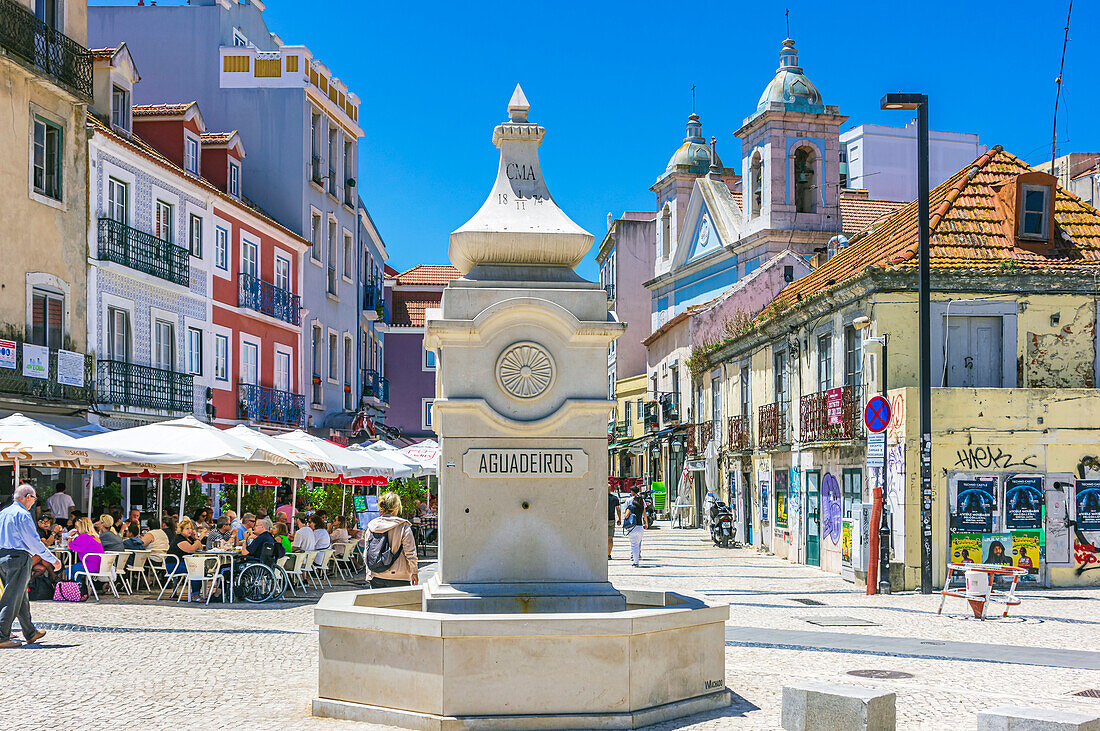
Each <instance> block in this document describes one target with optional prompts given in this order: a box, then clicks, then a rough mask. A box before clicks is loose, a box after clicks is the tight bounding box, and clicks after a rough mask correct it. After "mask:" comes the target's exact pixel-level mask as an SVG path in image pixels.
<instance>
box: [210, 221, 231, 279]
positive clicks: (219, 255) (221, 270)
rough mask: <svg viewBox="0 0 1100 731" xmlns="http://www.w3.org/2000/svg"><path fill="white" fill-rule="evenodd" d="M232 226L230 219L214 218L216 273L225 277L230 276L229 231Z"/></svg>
mask: <svg viewBox="0 0 1100 731" xmlns="http://www.w3.org/2000/svg"><path fill="white" fill-rule="evenodd" d="M231 229H232V227H231V226H230V225H229V222H228V221H223V220H221V219H215V220H214V274H215V275H216V276H219V277H222V278H224V279H229V278H230V276H231V275H230V271H229V232H230V230H231Z"/></svg>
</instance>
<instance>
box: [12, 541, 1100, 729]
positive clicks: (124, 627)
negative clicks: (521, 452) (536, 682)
mask: <svg viewBox="0 0 1100 731" xmlns="http://www.w3.org/2000/svg"><path fill="white" fill-rule="evenodd" d="M628 552H629V547H628V545H627V542H626V540H625V539H617V540H616V546H615V551H614V558H613V559H612V562H611V576H612V581H614V582H615V583H616V584H618V585H620V586H637V587H660V588H664V589H672V590H684V591H692V592H695V593H701V594H704V595H706V596H708V597H709V598H711V599H712V600H716V601H728V602H729V603H730V604H731V620H730V626H731V628H736V627H753V628H762V629H757V630H753V632H754V637H755V638H756V639H755V640H754V641H751V642H747V643H744V644H732V643H730V642H727V646H726V682H727V684H728V686H729V687H730V688H731V689H732V690H733V691H734V693H735V694H736V696H737V698H736V702H735V704H734V705H733V706H731V707H730V708H728V709H724V710H723V711H721V712H715V713H711V714H703V715H700V716H695V717H692V718H689V719H684V720H680V721H675V722H669V723H665V724H661V725H659V726H656V727H654V728H659V729H680V728H685V729H718V728H722V729H725V728H738V729H774V728H779V718H780V703H781V696H782V686H783V685H784V684H785V683H788V682H791V681H793V680H800V679H819V680H832V681H837V682H844V683H849V684H852V685H865V686H870V687H875V688H881V689H886V690H892V691H895V692H896V693H897V694H898V705H897V708H898V727H899V728H902V729H924V728H927V729H943V728H952V729H973V728H975V727H976V723H975V713H976V711H977V710H978V709H980V708H984V707H992V706H995V705H1000V704H1003V703H1009V702H1011V703H1016V704H1022V705H1034V706H1039V707H1048V708H1060V709H1066V710H1071V709H1074V708H1076V709H1084V710H1091V711H1092V712H1095V713H1098V714H1100V699H1089V698H1077V697H1071V696H1069V695H1068V694H1069V693H1072V692H1075V691H1078V690H1082V689H1085V688H1093V687H1100V679H1097V678H1096V672H1095V671H1084V670H1080V669H1073V668H1064V667H1046V666H1041V665H1026V664H1018V663H1013V662H1012V660H1013V658H1012V657H1011V653H1008V652H1006V653H1005V657H1004V658H1003V659H1002V661H1000V662H982V661H973V660H966V659H934V658H914V657H894V656H890V655H889V654H886V653H890V652H891V651H892V650H891V647H892V645H893V644H894V643H895V642H896V641H895V638H914V639H915V640H923V641H926V642H928V643H944V645H943V646H944V647H945V648H952V647H956V646H954V645H953V643H955V642H960V641H964V642H978V643H987V644H991V645H1024V646H1030V647H1036V648H1051V651H1058V650H1064V649H1078V650H1093V651H1098V650H1100V612H1097V607H1100V604H1098V603H1097V600H1098V599H1100V590H1072V591H1071V590H1053V591H1029V592H1025V594H1024V603H1023V606H1021V607H1019V608H1018V609H1017V610H1014V611H1013V615H1014V616H1012V617H1010V618H1009V619H1008V620H1003V621H1002V620H997V621H987V622H984V623H980V622H976V621H973V620H966V619H964V615H963V610H964V609H965V607H964V605H963V603H962V601H961V600H957V601H956V603H949V604H948V606H947V607H946V608H945V614H944V616H942V617H941V616H936V614H935V611H936V606H937V605H938V603H939V599H938V596H937V595H932V596H920V595H915V594H895V595H892V596H889V597H867V596H865V595H863V594H861V593H858V592H856V591H855V590H854V588H853V587H852V585H850V584H847V583H846V582H844V581H842V580H841V579H840V578H839V577H836V576H831V575H828V574H824V573H822V572H820V571H818V570H816V569H813V568H808V567H805V566H796V565H792V564H789V563H787V562H785V561H782V560H779V559H776V558H774V557H770V556H766V555H763V554H759V553H757V552H755V551H751V550H745V549H733V550H722V549H717V548H714V547H713V546H711V545H710V543H709V541H707V540H706V537H705V535H704V534H703V532H702V531H691V530H673V529H671V528H669V527H668V525H667V524H662V526H661V527H660V528H659V529H658V530H655V531H650V532H648V533H647V535H646V538H645V542H644V546H643V560H642V567H641V568H638V569H635V568H633V567H631V566H630V562H629V558H628ZM426 574H427V572H425V574H422V576H426ZM348 588H351V587H350V586H349V585H347V584H343V585H340V584H337V586H336V590H341V589H348ZM154 598H155V597H154ZM154 598H150V597H147V596H140V595H139V596H137V597H134V598H127V599H123V600H121V601H116V600H114V599H113V598H112V599H105V600H103V601H102V602H100V603H98V604H96V603H94V602H88V603H82V604H65V603H54V602H35V603H34V604H33V605H32V612H33V614H34V617H35V620H36V621H37V622H39V623H41V625H42V626H43V628H45V629H46V630H47V631H48V636H47V638H46V642H45V643H44V644H41V645H37V646H27V647H23V648H20V649H17V650H4V651H0V729H4V730H6V729H20V730H22V729H34V730H35V731H37V730H39V729H52V728H71V727H80V728H87V729H112V730H117V729H118V728H120V727H126V728H129V727H141V728H178V727H181V726H182V727H216V728H241V729H261V728H262V729H302V728H305V729H313V728H317V729H327V728H349V729H351V728H355V729H361V730H363V731H367V729H370V728H371V727H369V726H366V725H362V724H354V723H347V722H339V721H331V720H324V719H314V718H311V717H310V715H309V710H310V701H311V700H312V698H313V696H314V694H315V692H316V682H317V639H316V637H317V635H316V630H315V629H314V626H313V613H312V602H311V601H296V602H287V603H283V604H280V605H278V606H267V605H265V606H260V607H254V606H245V605H233V606H228V607H223V606H214V605H211V606H209V607H206V606H201V605H195V604H191V605H187V604H176V603H174V602H172V603H169V602H167V601H165V602H156V601H155V600H154ZM794 599H811V600H814V601H819V602H821V603H822V605H821V606H818V605H805V604H802V603H799V602H796V601H794ZM314 600H315V597H314ZM815 617H849V618H857V619H863V620H867V621H870V622H873V623H874V625H873V626H862V627H844V626H840V627H836V626H830V627H818V626H815V625H813V624H810V623H808V622H807V621H806V620H807V619H813V618H815ZM734 631H735V630H732V629H731V632H734ZM772 631H774V635H772ZM784 631H797V633H798V636H799V637H802V638H803V639H802V640H801V641H800V642H799V643H798V644H797V646H792V644H791V643H789V642H785V640H784ZM806 632H820V636H821V637H822V638H823V640H822V642H821V643H820V646H817V647H812V646H808V644H807V642H806V641H805V634H804V633H806ZM833 633H856V634H859V635H861V636H863V637H865V638H867V637H874V638H875V640H874V642H875V645H874V646H875V648H876V652H873V653H855V652H844V651H837V650H835V649H834V648H830V647H829V646H828V645H829V642H828V640H827V638H828V637H829V636H830V635H833V636H835V635H834V634H833ZM773 636H774V639H773V640H772V639H771V638H772V637H773ZM761 637H764V638H768V639H769V640H770V641H768V642H762V641H760V638H761ZM878 638H881V640H879V639H878ZM931 646H933V647H935V646H936V645H931ZM957 647H962V646H957ZM878 649H880V650H881V651H877V650H878ZM945 654H948V653H947V652H946V651H945ZM964 656H965V652H963V653H961V654H959V653H956V657H964ZM872 669H873V670H898V671H903V672H906V673H911V674H912V675H913V677H911V678H905V679H900V680H884V679H877V678H876V679H867V678H858V677H852V676H850V675H848V674H847V673H848V672H849V671H851V670H872Z"/></svg>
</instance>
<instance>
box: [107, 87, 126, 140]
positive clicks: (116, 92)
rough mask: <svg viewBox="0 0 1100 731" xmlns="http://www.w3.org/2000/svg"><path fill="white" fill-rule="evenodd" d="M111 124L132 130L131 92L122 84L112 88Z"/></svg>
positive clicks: (124, 129)
mask: <svg viewBox="0 0 1100 731" xmlns="http://www.w3.org/2000/svg"><path fill="white" fill-rule="evenodd" d="M111 124H112V125H114V127H115V128H116V129H120V130H123V131H125V132H129V131H130V92H129V91H128V90H127V89H123V88H122V87H121V86H113V87H112V89H111Z"/></svg>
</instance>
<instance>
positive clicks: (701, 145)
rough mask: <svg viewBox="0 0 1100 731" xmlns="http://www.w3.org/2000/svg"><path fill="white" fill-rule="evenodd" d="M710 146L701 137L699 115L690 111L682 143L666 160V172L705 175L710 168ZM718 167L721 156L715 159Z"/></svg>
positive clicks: (720, 164)
mask: <svg viewBox="0 0 1100 731" xmlns="http://www.w3.org/2000/svg"><path fill="white" fill-rule="evenodd" d="M710 155H711V150H710V146H709V145H707V140H706V138H705V137H703V125H702V123H701V122H700V121H699V115H698V114H696V113H694V112H692V113H691V116H690V117H688V123H687V134H686V135H685V136H684V144H682V145H680V147H679V148H677V150H676V152H674V153H672V157H671V158H670V159H669V161H668V167H667V168H665V172H666V173H694V174H696V175H706V174H707V171H708V170H710ZM717 162H718V167H719V168H721V167H722V158H718V159H717Z"/></svg>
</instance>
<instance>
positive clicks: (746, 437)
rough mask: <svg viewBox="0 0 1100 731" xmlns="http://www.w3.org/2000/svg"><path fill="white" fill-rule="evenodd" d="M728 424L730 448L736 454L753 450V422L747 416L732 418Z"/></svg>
mask: <svg viewBox="0 0 1100 731" xmlns="http://www.w3.org/2000/svg"><path fill="white" fill-rule="evenodd" d="M727 423H728V425H729V442H728V444H729V448H730V449H731V450H733V451H735V452H745V451H748V450H750V449H752V434H751V433H750V429H751V428H752V427H751V423H752V420H751V419H749V417H747V416H731V417H729V419H728V420H727Z"/></svg>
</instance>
